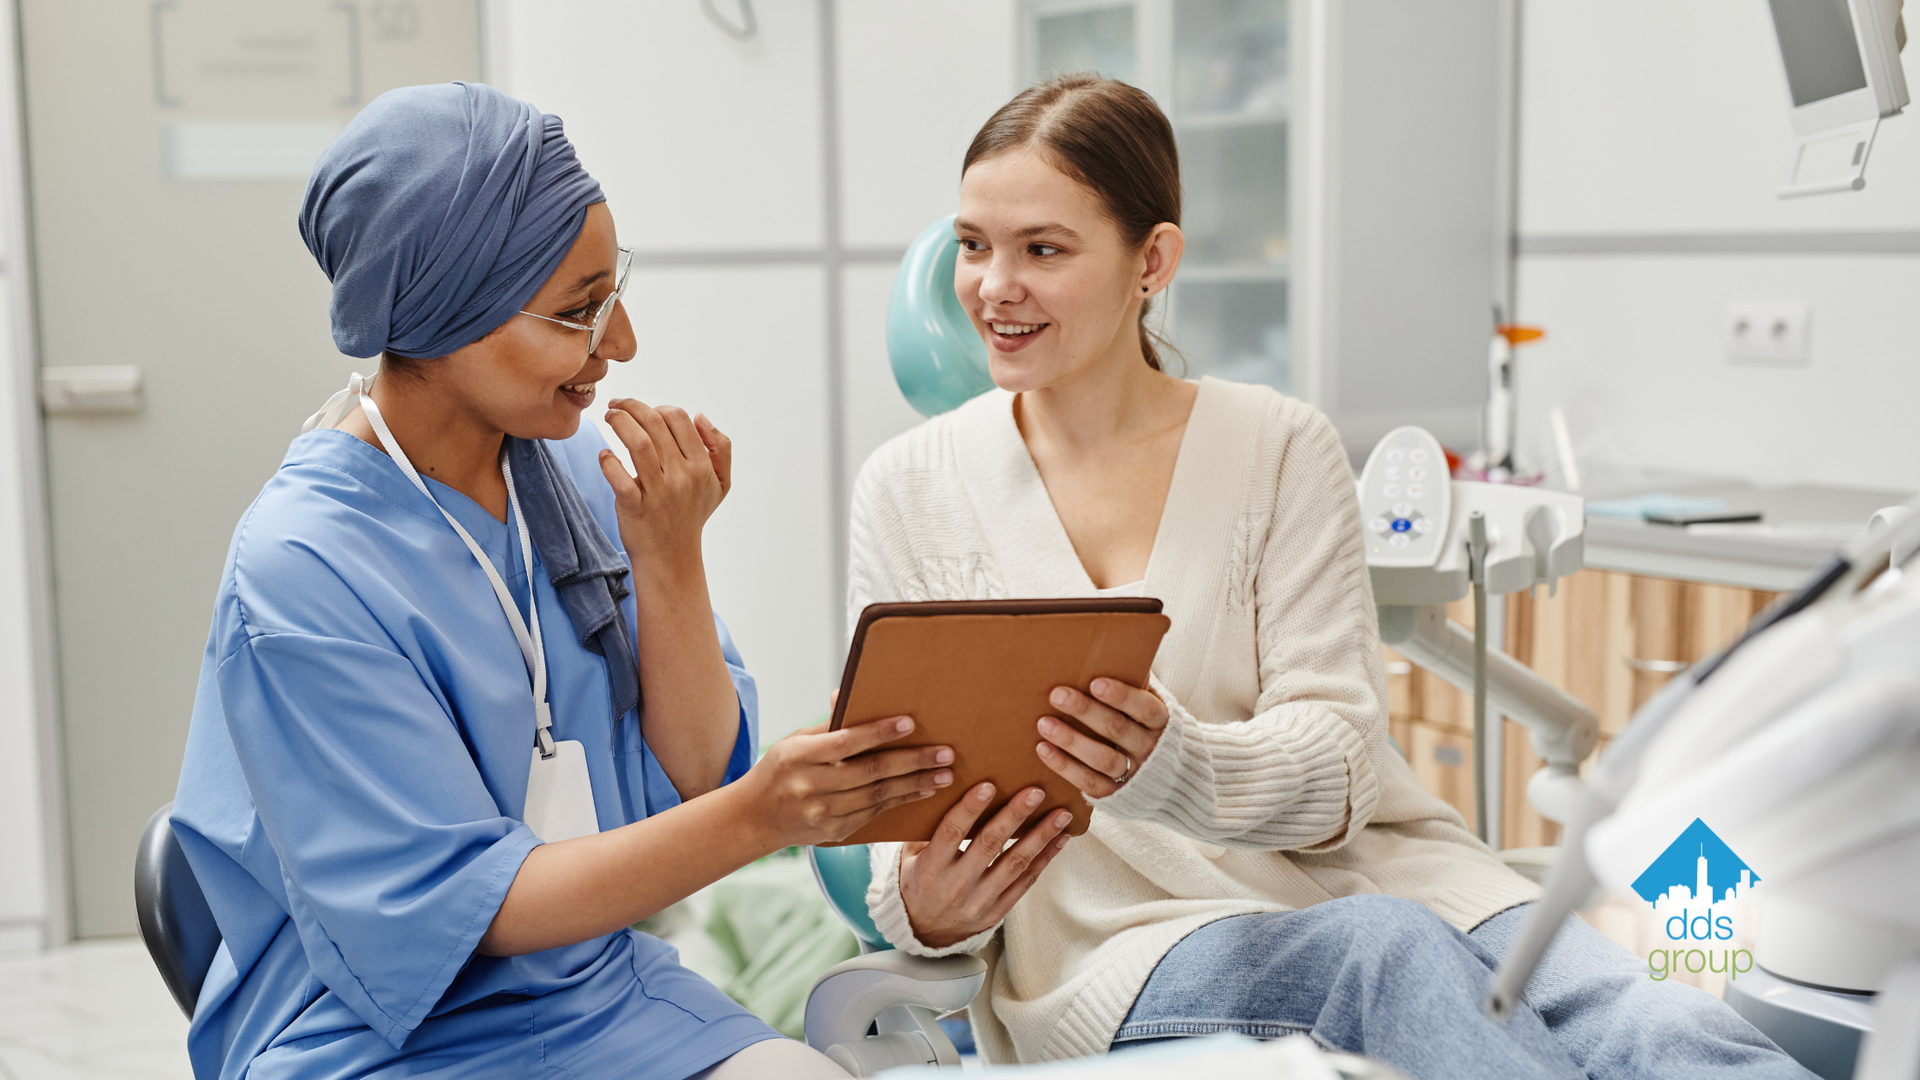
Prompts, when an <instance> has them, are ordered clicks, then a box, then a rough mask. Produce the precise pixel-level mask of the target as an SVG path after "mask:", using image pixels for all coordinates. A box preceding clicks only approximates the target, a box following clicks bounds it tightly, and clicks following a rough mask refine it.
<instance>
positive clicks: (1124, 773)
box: [1112, 754, 1133, 784]
mask: <svg viewBox="0 0 1920 1080" xmlns="http://www.w3.org/2000/svg"><path fill="white" fill-rule="evenodd" d="M1120 756H1121V757H1124V758H1127V767H1126V768H1124V769H1121V770H1120V775H1119V776H1115V777H1113V778H1112V780H1113V782H1114V783H1116V784H1124V783H1126V782H1127V777H1129V776H1132V775H1133V759H1132V758H1131V757H1127V755H1125V754H1121V755H1120Z"/></svg>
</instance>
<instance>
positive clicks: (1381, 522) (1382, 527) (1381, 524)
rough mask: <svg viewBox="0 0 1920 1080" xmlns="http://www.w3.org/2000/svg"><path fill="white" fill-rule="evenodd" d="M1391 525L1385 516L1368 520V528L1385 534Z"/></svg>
mask: <svg viewBox="0 0 1920 1080" xmlns="http://www.w3.org/2000/svg"><path fill="white" fill-rule="evenodd" d="M1389 527H1390V526H1389V524H1388V522H1387V519H1386V518H1383V517H1377V518H1374V519H1373V520H1372V521H1369V522H1367V528H1369V529H1372V530H1373V531H1374V532H1377V533H1380V534H1382V535H1385V533H1386V531H1387V529H1388V528H1389Z"/></svg>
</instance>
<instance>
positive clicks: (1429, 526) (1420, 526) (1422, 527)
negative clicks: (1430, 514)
mask: <svg viewBox="0 0 1920 1080" xmlns="http://www.w3.org/2000/svg"><path fill="white" fill-rule="evenodd" d="M1374 531H1376V532H1378V531H1379V530H1377V529H1376V530H1374ZM1413 531H1414V532H1417V533H1420V534H1422V535H1425V534H1426V533H1429V532H1431V531H1433V519H1432V518H1421V519H1420V520H1419V521H1416V522H1414V523H1413Z"/></svg>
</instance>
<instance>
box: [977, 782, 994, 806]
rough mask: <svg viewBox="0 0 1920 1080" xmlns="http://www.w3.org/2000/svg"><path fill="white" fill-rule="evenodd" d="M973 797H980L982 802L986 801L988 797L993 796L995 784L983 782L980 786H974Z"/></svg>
mask: <svg viewBox="0 0 1920 1080" xmlns="http://www.w3.org/2000/svg"><path fill="white" fill-rule="evenodd" d="M973 797H974V798H976V799H979V800H980V801H981V802H986V801H987V800H988V799H991V798H993V785H992V784H981V785H980V786H979V787H977V788H974V789H973Z"/></svg>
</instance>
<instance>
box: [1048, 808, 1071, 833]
mask: <svg viewBox="0 0 1920 1080" xmlns="http://www.w3.org/2000/svg"><path fill="white" fill-rule="evenodd" d="M1072 821H1073V812H1072V811H1070V810H1062V811H1060V812H1059V813H1057V814H1055V815H1053V823H1054V824H1055V825H1058V826H1060V827H1061V828H1063V829H1064V828H1066V827H1067V826H1068V825H1069V824H1070V823H1072Z"/></svg>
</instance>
